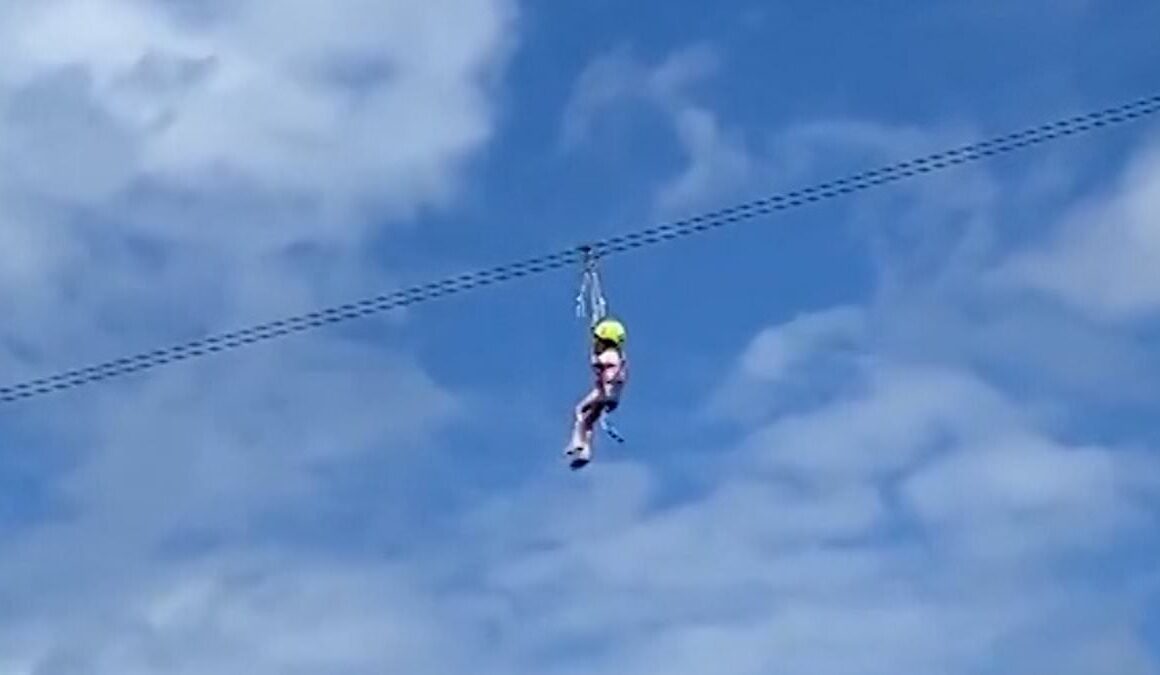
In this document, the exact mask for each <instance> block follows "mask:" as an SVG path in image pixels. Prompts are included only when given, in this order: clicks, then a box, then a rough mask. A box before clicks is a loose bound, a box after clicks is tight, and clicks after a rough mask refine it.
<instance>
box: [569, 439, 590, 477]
mask: <svg viewBox="0 0 1160 675" xmlns="http://www.w3.org/2000/svg"><path fill="white" fill-rule="evenodd" d="M564 454H565V455H567V456H568V457H570V458H571V459H572V462H571V464H570V466H571V467H572V470H573V471H576V470H577V469H583V468H584V467H585V466H587V465H588V463H589V462H591V461H592V449H591V448H589V447H588V446H586V445H578V446H573V447H570V448H568V449H567V450H566V451H565V452H564Z"/></svg>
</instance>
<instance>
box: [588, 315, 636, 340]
mask: <svg viewBox="0 0 1160 675" xmlns="http://www.w3.org/2000/svg"><path fill="white" fill-rule="evenodd" d="M592 334H593V335H595V336H596V337H597V338H600V339H601V340H608V341H609V342H613V343H615V344H616V345H618V346H619V345H623V344H624V341H625V340H626V339H627V338H628V333H627V332H626V331H625V330H624V324H622V323H620V322H619V321H617V320H615V319H605V320H603V321H601V322H600V323H598V324H596V327H595V328H593V329H592Z"/></svg>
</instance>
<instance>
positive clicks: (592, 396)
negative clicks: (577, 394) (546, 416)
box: [572, 389, 602, 448]
mask: <svg viewBox="0 0 1160 675" xmlns="http://www.w3.org/2000/svg"><path fill="white" fill-rule="evenodd" d="M601 410H602V406H601V405H600V391H599V390H597V389H593V390H592V391H590V392H588V395H587V396H585V397H584V398H583V399H581V400H580V403H579V404H577V406H576V423H575V426H573V428H572V447H573V448H586V447H588V444H589V443H590V442H591V441H592V429H593V427H594V426H596V420H598V419H599V418H600V413H601Z"/></svg>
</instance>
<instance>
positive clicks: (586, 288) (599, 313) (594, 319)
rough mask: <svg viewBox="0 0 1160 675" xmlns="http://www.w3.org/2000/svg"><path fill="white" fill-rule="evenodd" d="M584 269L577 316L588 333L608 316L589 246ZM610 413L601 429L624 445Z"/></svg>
mask: <svg viewBox="0 0 1160 675" xmlns="http://www.w3.org/2000/svg"><path fill="white" fill-rule="evenodd" d="M580 254H581V256H582V264H583V269H582V272H581V277H580V291H579V292H578V293H577V294H576V316H577V317H578V318H580V319H581V320H587V323H588V332H587V335H588V336H590V335H591V334H592V330H593V329H594V328H595V327H596V326H597V325H598V324H599V323H600V322H601V321H603V320H604V319H605V317H607V316H608V300H607V299H606V298H605V297H604V288H603V286H602V284H601V282H600V268H599V265H598V262H599V256H597V255H596V253H595V252H594V251H593V250H592V248H591V247H589V246H584V247H581V249H580ZM610 414H611V412H610V411H605V413H604V414H603V415H601V416H600V428H601V429H602V430H603V431H604V433H605V434H607V435H608V437H609V438H611V439H612V440H614V441H616V442H617V443H624V436H622V435H621V433H620V432H619V431H618V430H617V429H616V427H615V426H614V425H613V424H612V422H610V421H609V419H608V417H609V415H610Z"/></svg>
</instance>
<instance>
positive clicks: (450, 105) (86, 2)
mask: <svg viewBox="0 0 1160 675" xmlns="http://www.w3.org/2000/svg"><path fill="white" fill-rule="evenodd" d="M279 7H280V8H281V9H280V10H279V11H278V12H277V15H276V19H273V20H272V18H271V17H272V15H271V13H270V11H269V8H268V6H267V5H265V4H264V3H259V2H253V1H245V2H240V3H236V4H234V5H230V6H226V5H220V6H216V7H213V8H211V9H209V10H208V11H207V12H206V13H205V15H203V16H201V17H199V18H198V19H196V20H194V19H191V18H188V17H185V16H183V15H182V14H181V13H180V12H179V11H177V9H176V8H174V7H173V6H171V5H168V4H167V3H161V2H139V3H125V2H112V1H110V0H60V1H57V2H49V3H25V4H21V5H19V8H18V9H16V10H15V11H13V12H12V14H11V16H10V17H9V20H8V21H6V22H5V27H4V34H3V36H2V37H4V38H6V39H0V45H5V46H4V47H3V48H0V56H2V57H3V61H4V63H5V66H4V68H3V70H2V71H0V73H2V77H0V82H6V83H7V86H6V87H5V88H6V89H7V93H6V94H5V97H7V98H11V97H16V99H17V101H20V100H21V99H23V98H26V97H27V94H23V93H21V92H23V91H24V90H26V89H27V88H29V87H38V86H42V85H41V84H40V83H41V82H42V81H43V80H44V79H45V78H52V77H60V76H61V75H59V73H62V72H70V71H71V73H72V75H70V77H72V78H73V79H74V81H76V82H77V83H76V84H74V85H72V88H71V89H70V90H69V91H68V92H62V93H61V94H58V95H57V96H52V100H53V101H56V100H59V99H58V96H60V95H68V96H71V97H73V100H74V101H75V102H74V103H72V104H70V105H68V106H52V107H51V108H52V110H55V111H67V110H76V109H83V108H78V106H84V107H87V108H89V109H91V110H92V111H93V113H95V114H90V115H88V116H86V117H85V119H86V120H91V119H93V118H96V119H97V120H98V121H99V122H100V123H101V124H104V125H105V126H106V127H108V131H103V130H101V129H80V128H76V127H75V125H74V126H73V127H70V128H69V131H70V132H71V133H72V134H73V136H71V137H69V136H66V137H65V138H66V140H73V141H76V140H80V141H82V142H83V143H88V144H89V145H87V146H86V145H83V144H82V145H80V146H79V147H78V146H77V145H76V144H75V143H74V142H69V143H68V144H67V145H68V148H69V149H70V150H71V153H72V154H71V155H69V156H70V157H72V158H76V159H79V160H81V161H79V162H76V166H77V167H85V166H102V167H104V166H106V163H107V162H108V160H109V153H108V152H107V149H108V148H106V147H104V146H101V145H92V144H93V143H108V142H110V141H111V139H112V138H115V137H122V138H123V139H124V142H123V143H122V145H127V146H129V147H127V148H125V151H126V152H128V153H129V156H130V157H132V159H133V161H132V162H131V164H132V167H131V170H128V171H122V172H120V173H117V172H114V173H113V174H112V177H119V178H120V180H119V181H118V180H114V179H113V178H112V177H110V176H109V175H107V174H106V175H94V176H92V178H91V180H88V181H84V180H82V181H81V182H82V183H84V185H81V186H76V187H77V189H78V190H81V189H90V187H91V186H90V183H91V182H93V181H96V180H101V181H104V182H106V183H108V185H107V186H106V187H120V186H125V185H127V183H128V181H129V180H130V179H135V178H144V177H151V178H161V179H163V180H181V181H188V180H195V181H214V180H221V179H227V180H228V179H231V178H237V179H239V180H243V181H247V182H252V183H254V184H256V185H257V186H258V187H260V188H262V189H267V190H271V191H274V192H281V191H284V190H289V191H292V192H295V193H306V194H309V195H315V196H318V197H321V198H323V199H333V200H337V201H338V203H337V204H335V206H345V204H342V201H343V200H346V201H349V200H356V201H362V200H365V201H367V202H370V203H375V204H379V205H383V206H387V207H390V208H392V209H395V210H397V211H401V212H406V211H408V210H409V209H411V208H413V207H416V206H420V205H424V204H428V203H439V202H440V201H441V200H443V199H444V198H445V197H446V196H447V195H448V194H449V192H450V191H451V190H452V187H453V184H454V180H455V177H456V171H457V169H458V164H459V162H460V160H461V159H463V158H464V157H465V155H466V154H467V153H469V152H471V151H473V150H475V149H477V148H478V147H479V146H480V145H481V144H482V143H483V142H484V141H486V140H487V139H488V137H489V134H490V123H491V117H492V111H491V103H490V102H489V100H488V88H489V85H490V76H491V74H492V72H493V70H494V68H495V67H496V66H498V65H499V64H500V63H501V58H502V56H503V55H504V54H505V52H506V50H507V47H508V37H507V29H508V28H509V25H510V20H511V18H512V8H511V7H510V5H508V4H507V3H506V2H503V1H502V0H456V1H445V2H436V3H427V4H426V5H424V8H423V10H422V11H417V10H416V9H415V8H414V6H413V5H411V4H409V3H406V2H386V3H383V2H377V3H375V2H363V1H360V0H346V1H343V2H333V3H324V4H318V3H312V2H302V1H291V2H285V3H280V5H279ZM453 27H454V28H453ZM50 96H51V94H50ZM68 114H73V115H76V114H77V113H68ZM102 118H103V120H102ZM78 121H79V120H78ZM65 123H67V121H66V122H65ZM88 123H90V124H91V122H88ZM47 131H52V129H51V128H50V129H49V130H47ZM46 133H47V132H46ZM32 157H33V158H35V155H32ZM35 161H36V160H35V159H34V162H35ZM41 168H43V169H44V171H45V173H46V175H45V177H44V178H46V179H50V180H45V181H44V182H45V183H51V184H56V183H58V182H59V181H58V180H57V179H56V176H55V172H53V171H51V169H52V168H53V166H52V164H48V165H47V166H44V165H42V166H41ZM106 168H107V167H106Z"/></svg>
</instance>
